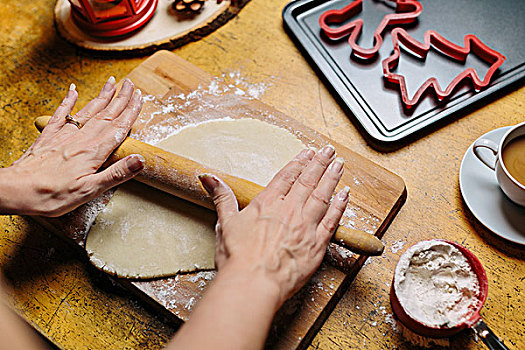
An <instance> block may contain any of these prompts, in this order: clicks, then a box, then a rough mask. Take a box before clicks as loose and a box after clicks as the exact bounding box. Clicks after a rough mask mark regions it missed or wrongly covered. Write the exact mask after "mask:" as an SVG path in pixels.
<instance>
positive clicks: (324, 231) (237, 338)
mask: <svg viewBox="0 0 525 350" xmlns="http://www.w3.org/2000/svg"><path fill="white" fill-rule="evenodd" d="M334 157H335V152H334V148H333V147H331V146H327V147H325V148H323V149H322V150H321V151H320V152H319V153H317V154H315V152H313V151H312V150H304V151H302V152H301V153H300V154H299V155H298V156H297V157H295V159H294V160H292V161H291V162H290V163H288V165H286V166H285V167H284V168H283V169H282V170H281V171H280V172H279V173H278V174H277V175H276V176H275V177H274V178H273V180H272V181H271V182H270V183H269V184H268V186H267V187H266V189H264V191H263V192H261V194H260V195H259V196H257V197H256V198H255V199H254V200H253V201H252V202H251V203H250V204H249V205H248V206H247V207H246V208H244V209H243V210H242V211H240V212H239V210H238V207H237V201H236V199H235V196H234V194H233V192H232V191H231V189H230V188H229V187H228V186H227V185H226V184H225V183H224V182H222V181H221V180H220V179H218V178H217V177H215V176H213V175H209V174H205V175H201V176H200V177H199V178H200V180H201V182H202V184H203V186H204V188H206V190H207V191H208V192H209V193H210V195H211V196H212V197H213V201H214V203H215V206H216V208H217V215H218V217H219V219H218V223H217V227H216V231H217V246H216V253H215V260H216V265H217V270H218V272H217V276H216V277H215V279H214V281H213V283H212V285H211V286H210V288H209V289H208V290H207V291H206V294H205V295H204V297H203V299H202V300H201V301H200V302H199V303H198V304H197V306H196V308H195V310H194V311H193V312H192V315H191V318H190V320H189V321H188V322H187V323H185V324H184V326H183V327H182V329H181V330H179V331H178V333H177V335H176V336H175V338H174V339H173V341H172V342H171V343H170V344H169V345H168V347H167V349H217V350H218V349H228V350H231V349H262V348H263V346H264V343H265V339H266V336H267V334H268V331H269V329H270V325H271V322H272V319H273V317H274V315H275V312H276V311H277V309H278V308H279V307H280V306H281V305H282V303H283V302H284V301H285V300H286V299H287V298H288V297H290V296H291V295H292V294H293V293H294V292H296V291H297V290H298V289H299V288H301V286H303V285H304V284H305V283H306V281H307V280H308V278H309V277H310V276H311V275H312V274H313V273H314V271H315V270H316V269H317V268H318V267H319V265H320V264H321V261H322V259H323V256H324V254H325V252H326V247H327V245H328V242H329V241H330V238H331V237H332V235H333V233H334V231H335V229H336V228H337V226H338V224H339V220H340V219H341V216H342V215H343V212H344V210H345V208H346V205H347V203H348V191H349V189H348V187H345V189H343V190H342V191H341V192H339V193H338V194H337V195H336V196H335V197H334V198H333V199H332V194H333V192H334V189H335V187H336V185H337V183H338V182H339V180H340V179H341V176H342V174H343V160H342V159H341V158H337V159H335V160H334ZM203 334H206V336H205V337H203V336H202V335H203Z"/></svg>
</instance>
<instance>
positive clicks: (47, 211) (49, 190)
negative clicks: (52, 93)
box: [0, 77, 144, 216]
mask: <svg viewBox="0 0 525 350" xmlns="http://www.w3.org/2000/svg"><path fill="white" fill-rule="evenodd" d="M115 90H116V87H115V78H113V77H111V78H109V80H108V81H107V82H106V84H105V85H104V87H103V88H102V90H101V92H100V94H99V95H98V97H96V98H95V99H93V100H92V101H91V102H89V103H88V104H87V105H86V106H85V107H84V108H83V109H82V110H80V111H79V112H78V113H76V114H75V115H74V116H73V118H74V120H76V121H77V122H79V123H80V125H75V124H74V123H72V122H67V121H66V116H68V115H69V114H70V113H71V111H72V110H73V107H74V106H75V103H76V101H77V97H78V94H77V92H76V90H75V86H74V85H73V84H72V85H71V88H70V90H69V91H68V93H67V96H66V97H65V98H64V100H63V101H62V103H61V105H60V106H59V107H58V109H57V110H56V112H55V113H54V115H53V117H52V118H51V119H50V120H49V124H48V125H47V126H46V127H45V129H44V130H43V132H42V134H41V135H40V136H39V137H38V138H37V139H36V141H35V142H34V144H33V145H32V146H31V147H29V149H28V150H27V152H26V153H25V154H24V155H23V156H22V157H21V158H20V159H19V160H17V161H16V162H15V163H13V165H11V166H10V167H8V168H5V169H0V213H3V214H25V215H43V216H59V215H62V214H65V213H67V212H69V211H71V210H73V209H75V208H77V207H78V206H80V205H81V204H83V203H85V202H87V201H89V200H91V199H93V198H96V197H97V196H99V195H100V194H102V193H103V192H104V191H106V190H108V189H110V188H111V187H114V186H116V185H118V184H120V183H122V182H124V181H127V180H129V179H131V178H132V177H134V176H135V175H137V174H138V173H139V172H140V171H141V170H142V169H143V167H144V158H143V157H142V156H140V155H137V154H134V155H130V156H128V157H126V158H124V159H122V160H120V161H118V162H116V163H115V164H113V165H111V166H110V167H108V168H107V169H104V170H102V171H100V172H99V169H100V168H101V166H102V164H104V162H105V161H106V159H107V158H108V157H109V155H110V154H111V153H112V152H113V150H114V149H115V148H116V147H117V146H119V145H120V143H122V141H123V140H124V139H125V137H126V136H127V134H128V132H129V130H130V128H131V126H132V125H133V123H134V122H135V120H136V118H137V116H138V115H139V113H140V110H141V108H142V99H141V93H140V90H135V88H134V85H133V83H132V82H131V81H130V80H129V79H126V80H125V81H124V83H123V85H122V88H121V90H120V92H119V93H118V95H117V97H116V98H115V99H113V96H114V94H115Z"/></svg>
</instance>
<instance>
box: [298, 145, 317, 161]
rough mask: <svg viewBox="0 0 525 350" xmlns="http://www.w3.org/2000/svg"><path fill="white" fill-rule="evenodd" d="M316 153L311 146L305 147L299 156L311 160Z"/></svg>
mask: <svg viewBox="0 0 525 350" xmlns="http://www.w3.org/2000/svg"><path fill="white" fill-rule="evenodd" d="M314 155H315V152H314V151H313V150H311V149H310V148H305V149H303V150H302V151H301V152H300V153H299V154H298V155H297V158H299V159H301V158H305V159H308V160H311V159H312V158H313V157H314Z"/></svg>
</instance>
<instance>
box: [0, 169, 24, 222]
mask: <svg viewBox="0 0 525 350" xmlns="http://www.w3.org/2000/svg"><path fill="white" fill-rule="evenodd" d="M24 178H25V177H24V175H23V174H19V172H17V171H16V169H15V168H14V167H13V166H11V167H8V168H2V169H0V214H29V213H28V208H27V203H26V201H27V200H28V198H29V197H30V195H29V194H28V192H30V188H31V186H28V185H24V184H23V180H24Z"/></svg>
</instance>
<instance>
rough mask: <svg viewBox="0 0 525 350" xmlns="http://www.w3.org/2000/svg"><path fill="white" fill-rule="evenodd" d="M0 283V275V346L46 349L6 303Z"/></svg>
mask: <svg viewBox="0 0 525 350" xmlns="http://www.w3.org/2000/svg"><path fill="white" fill-rule="evenodd" d="M2 284H3V281H2V280H1V277H0V340H1V342H2V345H1V346H0V347H1V348H2V349H12V350H37V349H46V348H47V347H45V346H44V345H43V343H42V342H41V341H40V339H38V337H37V336H36V335H35V333H34V331H32V330H31V328H29V327H28V325H27V324H26V323H25V322H24V321H23V320H22V319H21V318H20V317H19V316H18V315H17V314H15V313H14V312H13V311H12V310H11V309H10V307H9V306H8V305H7V304H6V302H5V294H4V290H3V286H2Z"/></svg>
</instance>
